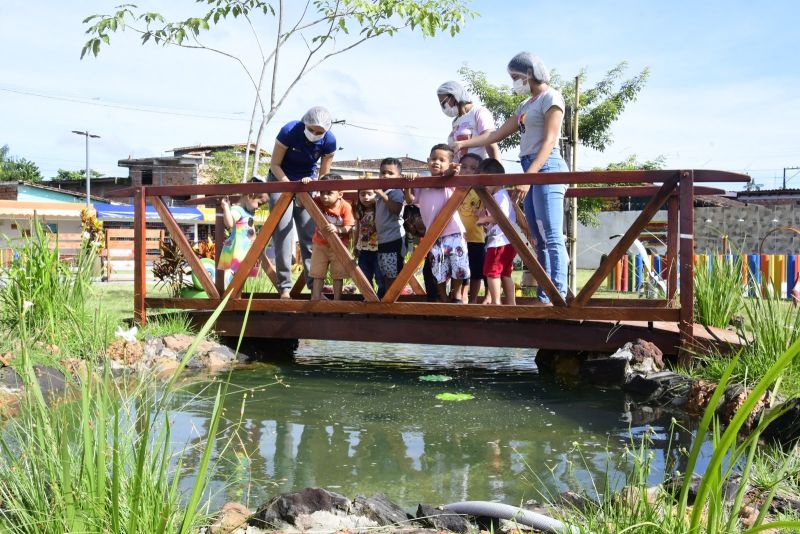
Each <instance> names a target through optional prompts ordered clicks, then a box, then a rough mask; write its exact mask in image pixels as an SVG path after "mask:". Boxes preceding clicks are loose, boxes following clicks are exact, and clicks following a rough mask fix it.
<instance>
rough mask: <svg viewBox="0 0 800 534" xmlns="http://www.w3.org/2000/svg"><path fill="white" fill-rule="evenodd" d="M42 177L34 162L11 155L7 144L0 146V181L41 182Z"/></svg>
mask: <svg viewBox="0 0 800 534" xmlns="http://www.w3.org/2000/svg"><path fill="white" fill-rule="evenodd" d="M42 178H43V176H42V173H41V172H40V171H39V167H38V166H37V165H36V164H35V163H34V162H32V161H29V160H27V159H25V158H15V157H13V156H12V155H11V149H9V147H8V145H3V146H2V147H0V182H9V181H19V182H41V181H42Z"/></svg>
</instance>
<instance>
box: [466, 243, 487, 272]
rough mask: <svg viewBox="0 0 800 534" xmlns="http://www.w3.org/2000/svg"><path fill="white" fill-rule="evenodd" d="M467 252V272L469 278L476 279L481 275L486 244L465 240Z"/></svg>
mask: <svg viewBox="0 0 800 534" xmlns="http://www.w3.org/2000/svg"><path fill="white" fill-rule="evenodd" d="M467 252H468V254H469V273H470V278H473V277H474V278H475V279H477V278H478V277H481V276H483V262H484V258H485V257H486V244H485V243H477V242H475V243H473V242H472V241H467Z"/></svg>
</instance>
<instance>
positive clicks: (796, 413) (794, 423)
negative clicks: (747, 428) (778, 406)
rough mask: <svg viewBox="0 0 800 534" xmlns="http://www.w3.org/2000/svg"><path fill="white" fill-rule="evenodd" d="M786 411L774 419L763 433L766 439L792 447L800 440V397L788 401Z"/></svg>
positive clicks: (763, 437) (785, 405) (762, 435)
mask: <svg viewBox="0 0 800 534" xmlns="http://www.w3.org/2000/svg"><path fill="white" fill-rule="evenodd" d="M782 406H783V407H785V408H787V411H786V413H784V414H783V415H781V416H780V417H778V418H777V419H775V420H774V421H772V422H771V423H770V424H769V425H767V428H765V429H764V432H762V433H761V437H762V439H764V440H765V441H769V442H773V443H779V444H781V445H782V446H784V447H792V446H794V445H795V444H796V443H797V442H798V441H800V398H796V399H792V400H790V401H787V402H786V403H785V404H784V405H782Z"/></svg>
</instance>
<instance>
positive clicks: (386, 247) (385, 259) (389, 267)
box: [378, 237, 404, 278]
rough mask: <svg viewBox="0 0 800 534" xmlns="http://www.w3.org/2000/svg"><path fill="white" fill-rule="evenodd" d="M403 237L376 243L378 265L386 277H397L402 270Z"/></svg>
mask: <svg viewBox="0 0 800 534" xmlns="http://www.w3.org/2000/svg"><path fill="white" fill-rule="evenodd" d="M403 261H404V258H403V238H402V237H401V238H400V239H395V240H394V241H389V242H388V243H378V266H379V267H380V269H381V274H382V275H383V276H384V277H386V278H397V275H398V274H399V273H400V271H401V270H403Z"/></svg>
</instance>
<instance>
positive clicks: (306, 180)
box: [300, 176, 311, 184]
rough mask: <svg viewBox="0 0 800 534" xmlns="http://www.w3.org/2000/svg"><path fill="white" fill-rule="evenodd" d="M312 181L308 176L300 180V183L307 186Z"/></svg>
mask: <svg viewBox="0 0 800 534" xmlns="http://www.w3.org/2000/svg"><path fill="white" fill-rule="evenodd" d="M310 181H311V178H310V177H308V176H306V177H305V178H300V183H301V184H307V183H308V182H310Z"/></svg>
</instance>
